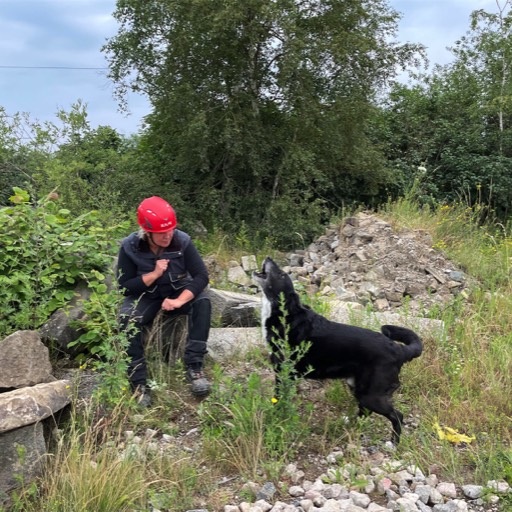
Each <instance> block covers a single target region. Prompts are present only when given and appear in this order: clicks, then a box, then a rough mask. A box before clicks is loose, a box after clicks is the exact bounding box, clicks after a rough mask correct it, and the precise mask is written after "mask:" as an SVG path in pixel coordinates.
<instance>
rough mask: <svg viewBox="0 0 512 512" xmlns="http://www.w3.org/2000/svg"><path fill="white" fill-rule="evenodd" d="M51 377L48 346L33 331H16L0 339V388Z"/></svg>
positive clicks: (23, 384) (37, 382)
mask: <svg viewBox="0 0 512 512" xmlns="http://www.w3.org/2000/svg"><path fill="white" fill-rule="evenodd" d="M53 380H55V377H53V375H52V365H51V362H50V356H49V352H48V348H47V347H46V346H45V345H44V344H43V342H42V341H41V337H40V336H39V334H38V333H37V332H36V331H16V332H15V333H13V334H11V335H10V336H7V337H6V338H4V340H3V341H1V342H0V388H22V387H24V386H33V385H34V384H40V383H42V382H51V381H53Z"/></svg>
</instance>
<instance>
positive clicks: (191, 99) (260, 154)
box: [104, 0, 418, 247]
mask: <svg viewBox="0 0 512 512" xmlns="http://www.w3.org/2000/svg"><path fill="white" fill-rule="evenodd" d="M114 17H115V18H116V19H117V20H118V22H119V31H118V34H117V35H116V36H115V37H113V38H111V39H110V40H109V41H108V42H107V44H106V45H105V46H104V51H105V52H106V53H107V55H108V58H109V60H110V70H111V71H110V77H111V78H112V79H113V80H114V82H116V83H117V85H118V87H119V89H118V92H119V94H120V97H121V99H122V97H123V95H124V93H125V92H126V91H127V90H128V89H132V90H135V91H144V92H145V93H146V94H147V95H148V97H149V98H150V99H151V102H152V104H153V105H154V111H153V113H152V114H151V115H150V116H148V118H147V121H148V127H149V128H148V131H147V132H146V133H145V134H143V135H142V137H141V140H140V144H141V148H142V149H143V154H141V158H140V160H139V164H140V168H141V169H143V171H142V172H143V173H144V175H145V176H147V180H149V183H150V185H149V186H150V187H151V188H150V189H151V190H152V191H153V192H157V191H159V190H161V189H162V187H164V188H165V189H168V190H169V191H170V193H172V196H173V200H172V202H173V204H176V205H177V206H178V209H179V211H181V212H182V213H183V215H184V216H185V217H196V218H200V220H201V221H202V222H203V223H204V224H205V226H207V227H208V228H209V229H213V228H219V227H222V229H225V230H226V231H227V232H229V233H230V234H236V233H237V232H238V228H239V226H240V225H241V224H242V222H245V223H246V225H247V226H248V227H249V228H250V229H251V233H254V234H256V237H258V238H260V239H265V238H267V237H273V238H274V239H276V240H277V241H278V243H279V244H280V246H281V247H291V246H294V245H296V244H297V241H298V240H300V239H301V238H305V239H310V238H311V237H312V236H314V235H315V234H316V233H317V225H318V223H319V222H321V221H325V220H327V219H328V217H329V216H330V215H331V214H332V213H336V211H337V209H338V208H339V207H340V205H341V204H343V203H344V202H352V201H355V200H360V199H361V198H363V197H364V199H367V200H371V198H374V197H375V196H377V195H378V194H379V193H380V192H381V191H382V187H384V186H385V185H386V184H390V183H392V181H393V179H392V176H391V175H390V174H389V173H388V172H387V171H386V170H385V168H384V166H383V161H382V158H381V153H380V150H379V149H376V148H375V146H374V145H373V144H372V143H371V141H370V135H369V133H368V132H369V120H370V119H371V118H372V117H373V115H374V114H375V111H374V107H373V106H372V101H373V99H374V97H375V95H376V93H377V92H378V91H379V89H380V88H381V87H382V86H383V85H385V83H386V82H387V80H388V78H389V77H391V76H393V75H394V73H395V68H396V66H397V65H401V66H402V65H405V64H406V63H407V62H410V61H411V60H412V59H413V57H414V55H415V52H416V50H418V48H417V47H416V46H414V45H408V44H405V45H398V44H395V43H390V42H389V41H390V38H389V36H390V34H393V33H394V32H395V31H396V28H397V19H398V14H397V13H396V12H395V11H393V10H392V9H390V8H389V6H388V5H387V4H386V2H385V1H383V0H370V1H365V2H363V1H361V0H350V1H346V0H334V1H329V2H327V1H321V2H316V3H311V4H307V5H301V4H300V3H297V2H292V1H290V0H279V1H278V2H270V3H269V2H267V1H262V0H251V1H246V0H228V1H222V2H220V1H212V0H198V1H197V2H195V4H194V9H189V8H185V7H184V6H183V5H182V4H180V3H179V2H168V3H166V4H165V5H164V4H162V3H161V2H160V1H158V0H150V1H146V2H144V3H142V4H141V3H140V2H139V1H138V0H125V1H123V2H122V3H118V6H117V10H116V12H115V13H114ZM162 26H166V27H170V29H169V31H167V32H166V33H162V31H161V27H162ZM157 63H158V64H157ZM144 156H148V157H149V160H148V162H149V163H148V164H144ZM147 180H146V179H144V184H143V185H142V186H143V187H144V189H145V190H148V185H146V182H147ZM138 181H139V183H140V182H141V181H142V180H140V179H139V180H138Z"/></svg>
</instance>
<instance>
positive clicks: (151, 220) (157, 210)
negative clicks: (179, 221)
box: [137, 196, 176, 233]
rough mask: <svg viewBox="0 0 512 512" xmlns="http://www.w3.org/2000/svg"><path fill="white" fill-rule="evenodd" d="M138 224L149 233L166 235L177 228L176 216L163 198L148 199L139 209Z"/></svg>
mask: <svg viewBox="0 0 512 512" xmlns="http://www.w3.org/2000/svg"><path fill="white" fill-rule="evenodd" d="M137 223H138V224H139V226H140V227H141V228H142V229H143V230H144V231H147V232H148V233H164V232H165V231H169V230H170V229H173V228H174V227H176V214H175V213H174V210H173V208H172V206H171V205H170V204H169V203H168V202H167V201H165V200H164V199H162V198H161V197H158V196H153V197H148V198H147V199H144V201H142V203H140V204H139V207H138V208H137Z"/></svg>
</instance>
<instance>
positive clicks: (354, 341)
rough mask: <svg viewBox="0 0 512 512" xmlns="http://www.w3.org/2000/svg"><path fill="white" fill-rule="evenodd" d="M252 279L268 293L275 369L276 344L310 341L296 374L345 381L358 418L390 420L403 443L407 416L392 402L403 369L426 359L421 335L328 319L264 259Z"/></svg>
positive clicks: (266, 315) (265, 306)
mask: <svg viewBox="0 0 512 512" xmlns="http://www.w3.org/2000/svg"><path fill="white" fill-rule="evenodd" d="M253 280H254V281H255V283H256V284H257V285H258V286H259V287H260V288H261V290H262V292H263V300H262V327H263V329H264V332H265V336H266V340H267V342H268V344H269V346H270V347H271V349H272V364H273V365H274V368H275V369H276V370H279V366H280V355H279V350H278V349H277V347H276V343H275V340H276V339H277V340H279V339H281V340H284V339H286V340H287V342H288V344H289V345H290V346H291V347H297V346H298V345H300V343H301V342H310V348H309V349H308V350H307V352H306V354H305V355H304V357H302V358H301V359H300V360H298V361H296V363H295V370H296V371H297V373H298V374H299V375H305V377H306V378H311V379H340V378H341V379H346V380H347V383H348V384H349V386H350V388H351V390H352V392H353V394H354V396H355V398H356V400H357V402H358V405H359V414H360V415H362V414H365V412H368V411H369V412H376V413H377V414H381V415H382V416H384V417H386V418H387V419H388V420H389V421H390V422H391V425H392V427H393V436H392V440H393V442H394V443H395V444H398V442H399V440H400V433H401V431H402V422H403V414H402V413H401V412H400V411H398V410H397V409H395V408H394V407H393V403H392V397H393V393H394V392H395V391H396V389H397V388H398V387H399V384H400V380H399V374H400V369H401V368H402V365H403V364H404V363H406V362H408V361H411V360H412V359H414V358H415V357H418V356H420V355H421V352H422V350H423V345H422V342H421V339H420V338H419V337H418V335H417V334H416V333H414V332H413V331H411V330H410V329H406V328H405V327H396V326H392V325H384V326H383V327H382V328H381V330H382V333H380V332H375V331H372V330H370V329H364V328H362V327H355V326H351V325H346V324H341V323H337V322H332V321H330V320H327V319H326V318H324V317H323V316H321V315H319V314H317V313H315V312H314V311H312V310H311V309H310V308H308V307H306V306H304V305H302V304H301V302H300V299H299V296H298V295H297V293H296V292H295V290H294V287H293V283H292V280H291V278H290V276H289V275H288V274H287V273H285V272H283V271H282V270H281V269H280V268H279V266H278V265H277V264H276V263H275V262H274V261H273V260H272V259H271V258H268V257H267V258H266V259H265V261H264V262H263V268H262V271H261V272H253ZM283 307H284V310H285V311H286V317H285V319H284V320H283V318H282V317H283ZM285 326H286V327H285ZM285 331H287V332H285ZM393 340H396V341H400V342H402V343H395V341H393Z"/></svg>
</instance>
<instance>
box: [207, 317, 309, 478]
mask: <svg viewBox="0 0 512 512" xmlns="http://www.w3.org/2000/svg"><path fill="white" fill-rule="evenodd" d="M283 322H284V316H283ZM284 332H285V335H284V336H283V337H280V336H276V339H275V347H276V350H278V351H279V355H280V359H281V362H280V367H279V370H278V372H277V374H276V376H275V379H276V386H277V393H278V396H275V394H274V391H275V388H274V383H273V382H270V381H268V380H267V381H265V380H263V379H262V377H261V375H260V374H259V373H254V372H253V373H251V374H249V376H248V377H247V380H246V381H244V382H235V381H234V380H233V379H231V378H229V377H226V376H224V375H223V374H222V372H221V371H220V369H218V368H217V374H216V378H215V385H214V387H213V390H212V394H211V396H210V397H209V399H208V400H207V401H206V402H204V403H203V404H202V405H201V407H200V409H199V413H200V417H201V419H202V425H203V427H202V429H203V434H204V436H205V439H206V440H207V441H208V442H209V443H211V446H212V449H213V450H215V449H219V450H220V451H226V450H227V452H228V454H229V457H228V460H227V461H226V463H228V464H230V465H233V466H234V467H236V468H237V470H239V471H241V472H242V473H244V474H245V475H246V476H248V477H251V478H254V476H255V475H256V474H257V472H258V471H259V470H261V469H262V468H265V469H266V471H267V472H268V473H270V474H272V475H274V476H276V475H278V474H279V472H280V471H281V469H282V466H283V464H284V463H285V462H286V461H287V460H288V461H289V460H292V459H293V456H294V455H295V453H296V452H297V449H298V448H299V446H300V444H301V442H302V440H303V439H304V438H305V437H306V436H307V435H308V431H309V429H308V422H307V420H305V418H304V414H305V413H306V414H311V410H309V412H308V410H307V407H305V406H304V405H303V404H302V401H301V399H300V397H299V396H298V394H297V386H298V384H299V382H300V378H298V376H297V372H296V370H295V364H296V362H297V361H298V360H300V359H301V358H302V357H303V356H304V354H305V353H306V351H307V350H308V348H309V344H307V343H303V344H301V345H300V346H299V347H291V346H290V345H289V343H288V332H289V329H288V328H287V327H286V326H285V327H284ZM304 409H306V410H304Z"/></svg>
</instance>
